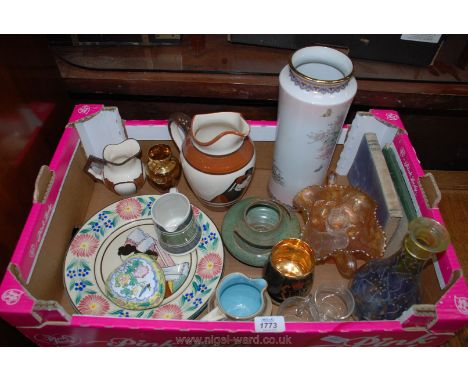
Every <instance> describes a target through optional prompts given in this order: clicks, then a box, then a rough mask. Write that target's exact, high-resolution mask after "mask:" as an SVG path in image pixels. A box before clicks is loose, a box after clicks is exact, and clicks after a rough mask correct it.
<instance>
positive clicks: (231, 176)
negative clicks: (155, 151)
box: [168, 112, 255, 208]
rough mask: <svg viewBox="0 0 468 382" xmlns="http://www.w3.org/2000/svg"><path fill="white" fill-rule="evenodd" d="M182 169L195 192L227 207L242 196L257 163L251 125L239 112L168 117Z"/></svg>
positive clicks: (206, 200) (207, 202)
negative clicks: (250, 134) (251, 137)
mask: <svg viewBox="0 0 468 382" xmlns="http://www.w3.org/2000/svg"><path fill="white" fill-rule="evenodd" d="M168 126H169V130H170V133H171V135H172V139H173V140H174V142H175V143H176V145H177V147H178V148H179V150H180V162H181V164H182V169H183V172H184V174H185V177H186V179H187V182H188V183H189V185H190V187H191V188H192V190H193V192H194V193H195V195H196V196H197V197H198V198H199V199H200V200H201V202H202V203H204V204H205V205H207V206H208V207H212V208H228V207H230V206H232V205H233V204H234V203H236V202H237V201H239V200H240V199H241V198H242V195H243V194H244V192H245V191H246V189H247V187H248V186H249V184H250V181H251V179H252V175H253V172H254V166H255V147H254V144H253V142H252V140H251V139H250V138H249V133H250V126H249V124H248V123H247V122H246V121H245V120H244V119H243V118H242V116H241V115H240V114H239V113H234V112H221V113H212V114H199V115H196V116H194V117H193V119H192V120H191V119H190V117H189V116H187V115H186V114H183V113H174V114H172V115H171V116H170V117H169V121H168Z"/></svg>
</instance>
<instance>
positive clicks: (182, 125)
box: [167, 112, 192, 151]
mask: <svg viewBox="0 0 468 382" xmlns="http://www.w3.org/2000/svg"><path fill="white" fill-rule="evenodd" d="M191 124H192V120H191V119H190V117H189V116H188V115H187V114H185V113H180V112H178V113H173V114H171V115H170V116H169V118H168V120H167V126H168V128H169V132H170V133H171V136H172V139H173V140H174V142H175V144H176V145H177V147H178V148H179V150H180V151H181V150H182V144H183V143H184V140H185V137H186V136H187V134H188V133H189V130H190V125H191Z"/></svg>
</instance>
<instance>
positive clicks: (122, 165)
mask: <svg viewBox="0 0 468 382" xmlns="http://www.w3.org/2000/svg"><path fill="white" fill-rule="evenodd" d="M102 158H103V159H100V158H96V157H94V156H91V155H90V156H89V158H88V162H87V163H86V166H85V169H84V170H85V172H86V173H88V174H89V175H90V176H91V177H92V178H93V180H94V181H98V182H102V183H104V185H105V186H106V187H107V188H108V189H109V190H111V191H113V192H115V193H116V194H118V195H122V196H128V195H133V194H135V193H136V192H137V191H138V189H140V188H141V187H142V186H143V184H144V183H145V179H146V173H145V169H144V166H143V163H142V162H141V159H140V158H141V148H140V144H139V143H138V141H136V140H135V139H126V140H124V141H123V142H121V143H118V144H110V145H107V146H106V147H105V148H104V150H103V153H102Z"/></svg>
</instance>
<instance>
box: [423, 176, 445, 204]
mask: <svg viewBox="0 0 468 382" xmlns="http://www.w3.org/2000/svg"><path fill="white" fill-rule="evenodd" d="M419 186H420V187H421V190H422V194H423V196H424V201H425V202H426V206H427V208H437V206H438V205H439V202H440V198H441V193H440V189H439V186H438V185H437V183H436V181H435V178H434V175H432V174H431V173H430V172H428V173H427V174H425V175H424V176H421V177H420V178H419Z"/></svg>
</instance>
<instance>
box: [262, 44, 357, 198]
mask: <svg viewBox="0 0 468 382" xmlns="http://www.w3.org/2000/svg"><path fill="white" fill-rule="evenodd" d="M352 73H353V64H352V62H351V60H350V59H349V58H348V57H347V56H346V55H344V54H343V53H341V52H339V51H337V50H335V49H330V48H326V47H308V48H303V49H300V50H298V51H297V52H295V53H294V54H293V56H292V57H291V60H290V62H289V65H287V66H285V67H284V68H283V70H282V71H281V73H280V76H279V83H280V91H279V99H278V128H277V136H276V143H275V152H274V157H273V169H272V176H271V179H270V182H269V190H270V193H271V195H272V196H273V197H274V198H276V199H278V200H279V201H281V202H283V203H285V204H287V205H292V201H293V198H294V196H295V195H296V193H297V192H299V191H300V190H302V189H303V188H304V187H307V186H310V185H314V184H323V182H324V179H325V176H326V172H327V169H328V166H329V164H330V160H331V158H332V155H333V151H334V149H335V145H336V141H337V139H338V135H339V132H340V131H341V127H342V125H343V122H344V120H345V118H346V115H347V113H348V110H349V107H350V106H351V102H352V100H353V98H354V96H355V95H356V90H357V84H356V80H355V78H354V77H353V76H352Z"/></svg>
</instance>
